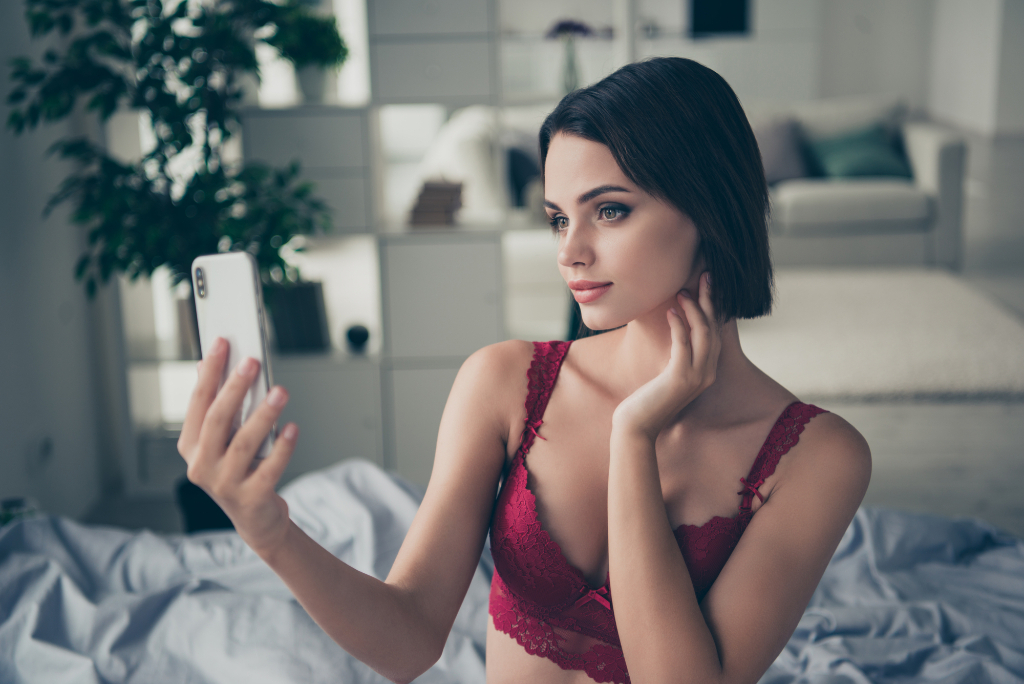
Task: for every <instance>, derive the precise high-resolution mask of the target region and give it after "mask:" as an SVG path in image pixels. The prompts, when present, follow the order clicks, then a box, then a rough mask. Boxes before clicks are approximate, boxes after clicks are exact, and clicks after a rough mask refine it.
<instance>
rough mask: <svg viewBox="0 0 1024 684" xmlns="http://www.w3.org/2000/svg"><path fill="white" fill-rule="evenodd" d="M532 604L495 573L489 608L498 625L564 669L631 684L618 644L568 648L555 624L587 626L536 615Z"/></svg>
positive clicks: (531, 651)
mask: <svg viewBox="0 0 1024 684" xmlns="http://www.w3.org/2000/svg"><path fill="white" fill-rule="evenodd" d="M531 608H532V606H531V605H530V604H528V603H527V602H525V601H523V600H522V599H520V598H519V597H518V596H516V595H515V594H514V593H513V592H512V591H511V590H510V589H509V588H508V587H507V586H506V585H505V583H504V581H502V579H501V575H499V574H498V573H497V572H495V573H494V577H493V578H492V580H491V596H490V602H489V606H488V612H489V613H490V615H491V617H492V618H493V620H494V627H495V629H497V630H499V631H501V632H503V633H505V634H507V635H509V636H510V637H512V638H513V639H515V640H516V643H518V644H519V645H520V646H522V647H523V649H524V650H525V651H526V652H527V653H529V654H530V655H536V656H540V657H542V658H547V659H548V660H550V661H552V662H554V663H555V664H556V665H558V667H560V668H562V669H563V670H573V671H581V670H582V671H583V672H585V673H586V674H587V676H588V677H590V678H591V679H593V680H594V681H595V682H613V683H614V684H629V682H630V679H629V672H628V671H627V670H626V659H625V657H624V656H623V655H622V649H621V648H620V647H618V645H615V646H613V645H611V644H608V643H596V644H591V645H590V647H589V648H588V649H587V650H585V651H583V652H581V653H572V652H570V651H567V650H565V649H564V648H562V647H561V644H562V643H564V642H566V641H567V639H566V637H564V636H562V635H561V634H559V633H558V632H557V631H555V627H558V628H561V629H564V630H569V631H573V632H578V633H584V634H585V630H583V629H581V628H580V626H579V623H578V622H577V621H576V620H573V619H571V618H570V619H568V620H558V619H555V618H552V617H547V618H541V617H537V616H535V615H533V614H532V613H533V611H532V610H531ZM613 626H614V620H613ZM616 641H617V640H616Z"/></svg>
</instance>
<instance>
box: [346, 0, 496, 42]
mask: <svg viewBox="0 0 1024 684" xmlns="http://www.w3.org/2000/svg"><path fill="white" fill-rule="evenodd" d="M366 9H367V13H368V17H367V18H368V19H369V26H370V33H371V35H372V36H375V37H376V36H407V35H424V34H432V35H451V34H458V33H488V32H489V31H490V30H491V28H490V27H491V12H492V11H493V8H492V5H491V2H490V0H370V2H368V3H367V7H366Z"/></svg>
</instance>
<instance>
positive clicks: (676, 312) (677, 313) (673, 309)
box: [669, 307, 679, 316]
mask: <svg viewBox="0 0 1024 684" xmlns="http://www.w3.org/2000/svg"><path fill="white" fill-rule="evenodd" d="M669 311H671V312H672V313H674V314H675V315H676V316H678V315H679V312H678V311H676V310H675V308H674V307H673V308H671V309H669Z"/></svg>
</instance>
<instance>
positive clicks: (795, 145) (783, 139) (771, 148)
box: [754, 119, 807, 185]
mask: <svg viewBox="0 0 1024 684" xmlns="http://www.w3.org/2000/svg"><path fill="white" fill-rule="evenodd" d="M754 137H755V138H757V146H758V147H759V148H760V150H761V161H762V162H763V163H764V175H765V178H766V179H767V180H768V184H769V185H772V184H773V183H778V182H779V181H784V180H787V179H789V178H803V177H804V176H806V175H807V166H806V164H804V157H803V153H802V152H801V150H800V130H799V127H798V126H797V123H796V121H794V120H793V119H776V120H773V121H767V122H764V123H761V124H759V125H758V126H757V127H756V128H754Z"/></svg>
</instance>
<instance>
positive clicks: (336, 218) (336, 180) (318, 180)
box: [302, 171, 373, 233]
mask: <svg viewBox="0 0 1024 684" xmlns="http://www.w3.org/2000/svg"><path fill="white" fill-rule="evenodd" d="M302 176H303V178H305V179H307V180H310V181H312V182H313V183H315V184H316V190H314V192H313V194H314V195H315V196H316V197H319V198H320V199H322V200H323V201H324V202H325V203H326V204H327V206H328V208H330V210H331V225H333V226H334V228H335V230H337V231H339V232H343V233H363V232H369V231H370V229H371V227H372V225H373V222H372V221H371V220H370V188H369V187H367V186H368V183H367V180H366V178H365V177H364V176H363V175H361V174H360V175H350V174H348V173H346V172H344V171H342V172H337V173H331V172H325V171H311V172H309V173H303V174H302Z"/></svg>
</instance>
